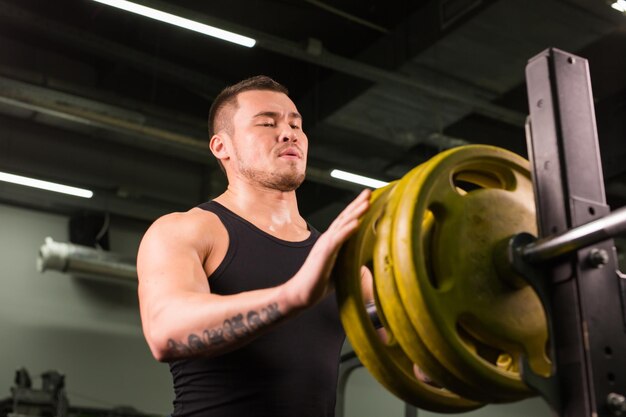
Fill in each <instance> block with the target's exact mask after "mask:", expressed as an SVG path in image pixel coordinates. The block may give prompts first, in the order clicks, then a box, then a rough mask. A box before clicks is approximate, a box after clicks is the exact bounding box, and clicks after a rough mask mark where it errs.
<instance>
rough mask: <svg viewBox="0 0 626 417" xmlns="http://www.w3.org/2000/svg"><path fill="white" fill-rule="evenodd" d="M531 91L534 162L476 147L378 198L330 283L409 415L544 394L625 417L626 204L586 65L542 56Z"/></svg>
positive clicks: (368, 357)
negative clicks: (618, 192)
mask: <svg viewBox="0 0 626 417" xmlns="http://www.w3.org/2000/svg"><path fill="white" fill-rule="evenodd" d="M527 81H528V96H529V103H530V117H529V121H528V123H527V128H526V131H527V139H528V148H529V155H530V165H529V164H528V161H525V160H524V159H523V158H521V157H519V156H517V155H514V154H512V153H511V152H508V151H506V150H503V149H499V148H495V147H490V146H482V145H470V146H465V147H460V148H455V149H451V150H448V151H446V152H443V153H441V154H439V155H437V156H435V157H434V158H432V159H431V160H429V161H426V162H424V163H422V164H421V165H420V166H418V167H416V168H415V169H413V170H412V171H411V172H409V173H408V174H406V175H405V176H404V177H403V178H402V179H400V180H398V181H396V182H393V183H391V184H389V185H388V186H386V187H385V188H383V189H379V190H376V191H375V192H374V193H373V194H372V199H371V208H370V210H369V212H368V213H367V214H366V215H365V216H364V218H363V219H362V221H361V224H360V226H359V229H358V231H357V232H356V233H355V235H354V236H353V237H351V238H350V239H349V240H348V242H346V244H345V245H344V247H343V248H342V250H341V252H340V254H339V258H338V261H337V265H336V267H335V270H334V272H333V273H334V279H335V282H336V287H337V298H338V302H339V305H340V312H341V317H342V320H343V323H344V327H345V328H346V333H347V335H348V337H349V339H350V341H351V343H352V346H353V347H354V350H355V352H356V353H357V355H358V356H359V358H360V359H361V361H362V362H363V364H364V365H365V366H366V367H367V368H368V369H369V370H370V372H371V373H372V374H373V375H374V376H375V377H376V378H377V379H378V380H379V381H380V382H381V383H382V384H383V385H384V386H385V387H387V388H388V389H389V390H390V391H391V392H393V393H394V394H396V395H397V396H398V397H400V398H401V399H403V400H404V401H406V402H408V403H410V404H413V405H415V406H418V407H421V408H424V409H428V410H431V411H439V412H460V411H467V410H471V409H474V408H477V407H479V406H481V405H482V404H484V403H494V402H498V403H499V402H508V401H516V400H519V399H522V398H526V397H528V396H532V395H541V396H543V397H544V399H545V400H546V401H547V402H548V403H549V404H550V406H551V407H552V409H553V410H554V411H555V412H556V413H557V414H559V415H562V416H567V417H579V416H580V417H582V416H590V415H595V416H618V415H621V413H626V398H625V395H626V334H625V329H626V307H625V304H626V277H625V276H623V275H621V273H619V272H618V271H617V270H616V261H615V254H614V249H613V242H612V240H611V238H612V237H613V236H615V235H616V234H618V233H622V232H624V231H626V209H622V210H618V211H615V212H614V213H611V214H609V209H608V207H607V206H606V203H605V199H604V190H603V180H602V173H601V167H600V163H599V151H598V145H597V134H596V129H595V116H594V114H593V102H592V95H591V90H590V83H589V75H588V67H587V63H586V61H585V60H584V59H582V58H579V57H576V56H573V55H571V54H568V53H565V52H563V51H559V50H557V49H548V50H546V51H544V52H542V53H541V54H539V55H538V56H537V57H535V58H533V59H531V60H530V61H529V64H528V66H527ZM531 172H532V181H531ZM535 213H536V214H535ZM368 279H373V281H374V283H373V287H374V291H373V294H371V295H370V294H364V293H363V289H362V288H366V289H367V288H368V286H369V285H368V283H367V282H366V281H367V280H368ZM364 282H365V284H366V285H364ZM365 292H366V293H367V292H369V291H368V290H366V291H365ZM370 298H373V300H371V299H370ZM372 301H373V305H374V306H375V310H376V315H377V316H378V321H379V322H380V324H381V325H382V329H384V333H386V334H381V333H382V332H381V331H377V329H376V327H377V326H376V325H375V324H374V323H373V322H372V319H371V316H372V309H373V307H372ZM368 304H369V307H366V305H368ZM368 309H369V313H368Z"/></svg>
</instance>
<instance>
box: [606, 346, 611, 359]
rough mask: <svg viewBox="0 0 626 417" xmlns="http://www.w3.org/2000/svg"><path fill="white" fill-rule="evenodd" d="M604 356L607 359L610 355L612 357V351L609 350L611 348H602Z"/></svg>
mask: <svg viewBox="0 0 626 417" xmlns="http://www.w3.org/2000/svg"><path fill="white" fill-rule="evenodd" d="M604 354H605V355H606V357H607V358H610V357H611V355H613V349H611V346H605V347H604Z"/></svg>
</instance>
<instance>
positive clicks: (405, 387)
mask: <svg viewBox="0 0 626 417" xmlns="http://www.w3.org/2000/svg"><path fill="white" fill-rule="evenodd" d="M394 187H395V184H391V185H389V186H387V187H386V188H384V189H382V190H377V191H376V192H374V193H373V195H372V204H371V207H370V209H369V211H368V212H367V213H366V215H365V216H364V217H363V219H362V220H361V224H360V226H359V229H358V231H357V232H356V233H355V235H353V236H352V237H351V238H350V239H349V240H348V241H347V242H346V243H345V244H344V246H343V247H342V249H341V252H340V254H339V256H338V259H337V263H336V265H335V268H334V269H333V279H334V281H335V286H336V295H337V300H338V302H339V309H340V315H341V320H342V322H343V325H344V328H345V330H346V334H347V336H348V338H349V340H350V342H351V344H352V347H353V348H354V350H355V352H356V354H357V356H358V357H359V359H360V360H361V362H362V363H363V364H364V365H365V367H366V368H367V369H368V370H369V371H370V372H371V373H372V375H373V376H374V377H375V378H376V379H377V380H378V381H379V382H380V383H381V384H382V385H383V386H385V387H386V388H387V389H388V390H389V391H391V392H392V393H393V394H394V395H396V396H397V397H399V398H401V399H402V400H404V401H406V402H408V403H410V404H413V405H415V406H417V407H420V408H424V409H428V410H431V411H435V412H460V411H465V410H468V409H471V408H475V407H476V404H475V403H473V402H470V401H467V400H464V399H461V398H459V397H458V396H457V395H454V394H452V393H450V392H449V391H446V390H442V389H439V388H436V387H433V386H431V385H429V384H426V383H424V382H421V381H419V380H418V379H417V378H416V377H415V374H414V372H413V363H412V362H411V360H410V359H409V358H408V357H407V356H406V354H405V353H404V351H403V350H402V349H401V347H400V346H399V345H398V344H397V342H395V338H394V334H393V331H392V329H390V328H389V327H388V326H386V327H385V330H386V332H387V341H386V342H384V341H383V340H382V339H381V337H380V336H379V334H378V333H377V330H376V329H375V328H374V326H373V325H372V323H371V321H370V318H369V316H368V314H367V311H366V310H365V306H364V304H365V300H364V299H363V294H362V289H361V286H362V279H361V267H362V266H367V265H371V262H372V253H373V246H374V242H375V239H376V233H375V227H376V223H377V221H378V220H379V219H380V217H381V216H382V215H383V212H384V208H385V205H384V203H385V200H386V195H387V194H388V193H390V192H391V191H392V190H393V188H394ZM377 311H378V312H379V315H380V316H381V317H380V318H381V321H382V322H383V324H385V325H386V319H385V316H384V312H383V311H382V310H381V308H380V304H378V300H377Z"/></svg>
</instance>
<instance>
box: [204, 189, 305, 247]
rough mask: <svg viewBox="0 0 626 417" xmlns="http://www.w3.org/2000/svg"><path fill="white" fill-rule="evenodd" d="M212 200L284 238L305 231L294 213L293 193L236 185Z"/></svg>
mask: <svg viewBox="0 0 626 417" xmlns="http://www.w3.org/2000/svg"><path fill="white" fill-rule="evenodd" d="M215 201H217V202H218V203H220V204H222V205H224V206H226V207H228V208H229V209H230V210H232V211H234V212H235V213H237V214H239V215H240V216H242V217H243V218H245V219H246V220H248V221H250V222H251V223H253V224H255V225H256V226H257V227H259V228H261V229H263V230H266V231H268V232H269V233H271V234H275V235H285V234H291V233H292V232H295V231H302V230H303V229H304V230H306V229H307V225H306V222H305V221H304V219H303V218H302V217H301V216H300V212H299V211H298V203H297V200H296V192H295V191H279V190H272V189H267V188H263V187H260V186H258V185H253V184H249V183H244V182H236V183H231V184H229V185H228V188H227V190H226V191H225V192H224V193H223V194H222V195H220V196H219V197H217V198H216V199H215Z"/></svg>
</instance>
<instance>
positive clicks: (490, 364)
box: [390, 145, 550, 402]
mask: <svg viewBox="0 0 626 417" xmlns="http://www.w3.org/2000/svg"><path fill="white" fill-rule="evenodd" d="M402 181H403V182H404V179H403V180H402ZM393 200H394V201H393V204H392V205H393V206H397V209H396V210H394V212H393V225H392V236H391V239H390V241H391V253H392V258H393V259H394V275H395V278H396V284H397V286H398V290H399V292H400V296H401V299H402V303H403V304H404V307H405V309H406V311H407V314H408V316H409V318H410V320H411V323H412V324H413V327H414V328H415V330H417V332H418V333H419V335H421V336H422V340H423V341H424V343H425V344H426V347H427V350H428V351H430V352H432V353H433V355H434V356H436V358H437V359H438V361H439V362H440V363H441V364H443V365H444V366H445V367H446V369H447V370H448V371H450V372H451V373H453V374H454V376H455V378H450V380H448V381H446V384H449V385H447V386H448V387H449V388H450V389H452V390H454V391H455V392H458V393H460V394H461V395H466V396H470V397H473V398H478V399H480V400H484V399H489V398H491V400H490V401H493V402H500V401H512V400H517V399H520V398H524V397H526V396H529V395H531V393H530V391H529V389H528V388H527V387H526V386H525V384H524V383H523V382H522V381H521V378H520V375H519V372H518V370H517V369H516V367H515V366H513V365H511V364H510V363H511V361H513V362H515V361H516V360H517V359H518V358H519V357H520V355H522V354H523V355H525V356H526V357H527V358H528V360H529V362H530V364H531V367H532V368H533V370H534V371H535V372H537V373H538V374H542V375H547V374H549V371H550V362H549V360H548V358H547V357H546V354H545V347H546V344H547V329H546V322H545V317H544V313H543V309H542V306H541V303H540V301H539V299H538V298H537V296H536V294H535V293H534V292H533V291H532V290H531V288H530V287H529V286H526V287H523V288H515V287H513V286H511V285H509V284H507V283H506V282H505V280H504V279H503V277H499V276H498V274H497V272H496V269H495V267H494V264H493V260H492V253H493V247H494V246H495V245H496V244H497V243H499V242H500V241H502V240H503V239H506V238H508V237H510V236H511V235H513V234H516V233H519V232H531V233H533V232H534V231H535V228H536V226H535V219H534V199H533V196H532V183H531V181H530V176H529V172H528V167H527V162H526V161H525V160H524V159H523V158H521V157H519V156H517V155H515V154H512V153H510V152H508V151H506V150H503V149H499V148H495V147H489V146H481V145H473V146H467V147H462V148H456V149H453V150H450V151H447V152H444V153H442V154H440V155H438V156H436V157H435V158H433V159H432V160H431V161H430V162H429V163H428V164H427V165H426V166H425V167H424V168H423V169H422V170H421V172H420V174H419V175H417V176H413V177H410V178H406V184H405V186H404V192H403V193H402V196H399V195H398V196H396V195H394V197H393ZM430 215H432V217H433V222H432V226H429V227H432V231H431V232H430V233H431V236H430V237H429V238H428V239H425V237H424V236H425V234H426V231H425V230H424V225H425V222H424V219H425V218H426V217H428V216H430ZM426 223H427V222H426ZM507 355H508V358H510V359H509V360H508V362H507ZM507 363H508V365H507ZM477 393H479V394H478V395H477V396H476V394H477Z"/></svg>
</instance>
